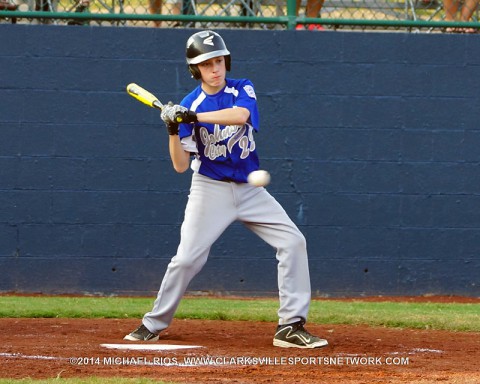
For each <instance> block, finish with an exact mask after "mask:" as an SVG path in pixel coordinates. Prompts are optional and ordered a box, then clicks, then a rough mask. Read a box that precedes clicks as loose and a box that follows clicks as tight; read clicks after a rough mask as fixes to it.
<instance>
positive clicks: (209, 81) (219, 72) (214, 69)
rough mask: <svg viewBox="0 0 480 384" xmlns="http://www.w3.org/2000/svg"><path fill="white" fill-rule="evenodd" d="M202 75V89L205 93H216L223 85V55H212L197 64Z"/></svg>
mask: <svg viewBox="0 0 480 384" xmlns="http://www.w3.org/2000/svg"><path fill="white" fill-rule="evenodd" d="M198 69H199V70H200V73H201V75H202V89H203V90H204V91H205V92H207V93H217V92H218V91H220V90H221V89H222V88H223V87H224V86H225V75H226V73H227V70H226V68H225V57H223V56H219V57H213V58H211V59H209V60H205V61H203V62H201V63H200V64H198Z"/></svg>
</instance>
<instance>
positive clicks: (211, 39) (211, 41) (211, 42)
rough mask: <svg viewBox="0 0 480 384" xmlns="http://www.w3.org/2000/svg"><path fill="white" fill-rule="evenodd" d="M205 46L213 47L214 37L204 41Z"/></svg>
mask: <svg viewBox="0 0 480 384" xmlns="http://www.w3.org/2000/svg"><path fill="white" fill-rule="evenodd" d="M203 44H205V45H211V46H212V47H213V35H212V36H208V37H207V38H206V39H205V40H203Z"/></svg>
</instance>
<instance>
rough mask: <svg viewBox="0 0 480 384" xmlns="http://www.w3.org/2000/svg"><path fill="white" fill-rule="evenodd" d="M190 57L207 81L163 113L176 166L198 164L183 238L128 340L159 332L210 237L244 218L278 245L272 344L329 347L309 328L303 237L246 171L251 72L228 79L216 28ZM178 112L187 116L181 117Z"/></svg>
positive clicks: (253, 166)
mask: <svg viewBox="0 0 480 384" xmlns="http://www.w3.org/2000/svg"><path fill="white" fill-rule="evenodd" d="M186 56H187V64H188V66H189V70H190V72H191V74H192V76H193V77H194V78H195V79H198V80H201V84H200V85H199V86H198V87H196V88H195V89H194V90H193V91H192V92H191V93H190V94H188V95H187V96H186V97H185V98H184V99H183V100H182V102H181V105H171V104H170V105H168V106H166V107H165V108H164V109H163V110H162V114H161V117H162V119H163V120H164V122H165V123H166V125H167V130H168V133H169V150H170V156H171V159H172V163H173V167H174V169H175V170H176V171H177V172H185V171H186V170H187V169H188V168H189V167H190V166H191V168H192V169H193V175H192V184H191V189H190V195H189V196H188V203H187V207H186V209H185V218H184V221H183V224H182V227H181V240H180V245H179V246H178V250H177V254H176V256H175V257H173V258H172V260H171V262H170V263H169V265H168V268H167V271H166V273H165V276H164V278H163V282H162V284H161V287H160V290H159V292H158V296H157V299H156V300H155V303H154V305H153V309H152V311H151V312H148V313H147V314H145V316H144V317H143V322H142V325H141V326H140V327H139V328H137V329H136V330H135V331H133V332H132V333H130V334H129V335H127V336H125V340H132V341H157V340H158V339H159V336H158V334H159V332H160V331H162V330H164V329H165V328H167V327H168V326H169V325H170V323H171V321H172V319H173V316H174V314H175V311H176V309H177V307H178V304H179V303H180V300H181V298H182V296H183V294H184V293H185V291H186V289H187V286H188V284H189V283H190V281H191V280H192V278H193V277H194V276H195V275H196V274H197V273H198V272H199V271H200V270H201V269H202V267H203V266H204V264H205V262H206V261H207V258H208V254H209V252H210V248H211V246H212V244H213V243H214V242H215V241H216V240H217V239H218V238H219V237H220V235H221V234H222V233H223V232H224V231H225V229H226V228H227V227H228V226H229V225H230V224H231V223H233V222H234V221H236V220H238V221H241V222H243V223H244V224H245V226H246V227H247V228H249V229H250V230H252V231H253V232H254V233H256V234H257V235H258V236H259V237H260V238H262V239H263V240H264V241H266V242H267V243H268V244H270V245H271V246H272V247H274V248H275V249H276V250H277V260H278V289H279V297H280V308H279V310H278V316H279V325H278V327H277V331H276V333H275V335H274V339H273V345H275V346H278V347H296V348H318V347H323V346H326V345H327V344H328V343H327V341H326V340H323V339H320V338H318V337H316V336H313V335H311V334H310V333H309V332H308V331H306V330H305V328H304V327H303V325H304V323H305V321H306V319H307V314H308V308H309V304H310V277H309V270H308V258H307V250H306V242H305V238H304V236H303V235H302V233H301V232H300V231H299V230H298V228H297V227H296V226H295V224H294V223H293V222H292V221H291V220H290V218H289V217H288V215H287V214H286V212H285V211H284V209H283V208H282V207H281V206H280V204H279V203H278V202H277V201H276V200H275V199H274V198H273V197H272V196H271V195H270V194H269V193H268V192H267V191H266V189H264V188H263V187H254V186H251V185H250V184H248V183H247V176H248V174H249V173H250V172H252V171H255V170H257V169H258V167H259V161H258V156H257V151H256V146H255V141H254V138H253V133H254V131H258V129H259V116H258V110H257V99H256V95H255V90H254V87H253V84H252V82H251V81H250V80H247V79H238V80H234V79H227V78H226V72H227V71H229V70H230V52H229V51H228V49H227V47H226V45H225V43H224V41H223V39H222V38H221V36H220V35H219V34H218V33H216V32H213V31H202V32H198V33H195V34H193V35H192V36H191V37H190V38H189V39H188V41H187V49H186ZM177 118H179V119H181V120H182V121H183V123H182V124H180V125H179V124H178V123H176V121H178V120H177ZM192 154H193V155H194V160H193V161H192V164H191V165H190V159H191V155H192Z"/></svg>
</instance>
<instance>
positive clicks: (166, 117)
mask: <svg viewBox="0 0 480 384" xmlns="http://www.w3.org/2000/svg"><path fill="white" fill-rule="evenodd" d="M185 111H188V109H187V108H185V107H182V106H181V105H178V104H175V105H174V104H173V103H172V102H171V101H170V102H169V103H168V104H167V105H164V106H163V108H162V113H161V114H160V117H161V118H162V120H163V121H164V122H165V123H166V124H168V123H177V122H178V121H177V120H176V114H177V113H178V112H185Z"/></svg>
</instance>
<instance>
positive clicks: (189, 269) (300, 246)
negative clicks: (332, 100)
mask: <svg viewBox="0 0 480 384" xmlns="http://www.w3.org/2000/svg"><path fill="white" fill-rule="evenodd" d="M236 220H238V221H241V222H243V223H244V224H245V225H246V227H247V228H249V229H250V230H252V231H253V232H254V233H256V234H257V235H258V236H259V237H260V238H262V239H263V240H264V241H265V242H267V243H268V244H270V245H271V246H272V247H273V248H275V249H276V250H277V254H276V257H277V260H278V290H279V299H280V307H279V310H278V316H279V324H289V323H292V322H295V321H299V320H301V319H304V320H306V319H307V314H308V308H309V305H310V298H311V289H310V275H309V269H308V257H307V249H306V242H305V237H304V236H303V235H302V233H301V232H300V231H299V229H298V228H297V226H296V225H295V224H294V223H293V222H292V220H291V219H290V218H289V217H288V215H287V213H286V212H285V210H284V209H283V208H282V206H281V205H280V204H279V203H278V202H277V201H276V200H275V199H274V198H273V196H271V195H270V194H269V193H268V192H267V190H266V189H264V188H258V187H253V186H251V185H249V184H243V183H234V182H223V181H217V180H213V179H211V178H209V177H206V176H203V175H200V174H198V173H194V174H193V176H192V185H191V188H190V194H189V196H188V202H187V206H186V209H185V218H184V221H183V223H182V227H181V233H180V235H181V239H180V244H179V246H178V250H177V254H176V256H174V257H173V258H172V260H171V261H170V263H169V265H168V268H167V271H166V273H165V276H164V278H163V281H162V284H161V286H160V290H159V291H158V295H157V298H156V300H155V302H154V305H153V309H152V311H151V312H148V313H146V314H145V316H144V318H143V324H144V325H145V326H146V327H147V328H148V329H149V330H150V331H151V332H154V333H158V332H160V331H161V330H163V329H165V328H167V327H168V326H169V324H170V323H171V321H172V319H173V316H174V314H175V311H176V309H177V307H178V304H179V303H180V300H181V298H182V296H183V295H184V293H185V291H186V289H187V287H188V284H189V283H190V281H191V280H192V279H193V277H194V276H195V275H196V274H197V273H198V272H200V270H201V269H202V267H203V266H204V264H205V263H206V261H207V258H208V254H209V252H210V248H211V246H212V245H213V243H214V242H215V241H216V240H217V239H218V238H219V237H220V235H221V234H222V233H223V232H224V231H225V230H226V229H227V227H228V226H229V225H230V224H232V223H233V222H234V221H236Z"/></svg>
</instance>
